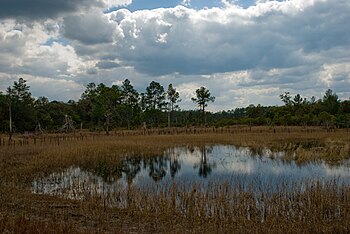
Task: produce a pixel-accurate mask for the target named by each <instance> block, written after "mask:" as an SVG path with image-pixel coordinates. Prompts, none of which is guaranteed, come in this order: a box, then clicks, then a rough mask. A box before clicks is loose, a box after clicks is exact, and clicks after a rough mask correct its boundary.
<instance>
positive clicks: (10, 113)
mask: <svg viewBox="0 0 350 234" xmlns="http://www.w3.org/2000/svg"><path fill="white" fill-rule="evenodd" d="M9 115H10V140H12V108H11V103H10V105H9Z"/></svg>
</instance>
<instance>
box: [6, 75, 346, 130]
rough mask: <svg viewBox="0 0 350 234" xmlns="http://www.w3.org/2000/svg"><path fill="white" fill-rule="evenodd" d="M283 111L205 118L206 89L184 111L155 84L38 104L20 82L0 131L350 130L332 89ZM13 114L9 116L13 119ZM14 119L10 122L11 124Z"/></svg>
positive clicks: (102, 88)
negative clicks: (261, 127) (68, 125)
mask: <svg viewBox="0 0 350 234" xmlns="http://www.w3.org/2000/svg"><path fill="white" fill-rule="evenodd" d="M280 98H281V100H282V101H283V103H284V104H285V105H283V106H262V105H260V104H258V105H249V106H248V107H245V108H236V109H233V110H229V111H221V112H217V113H210V112H206V111H205V108H206V107H207V106H208V103H209V102H214V100H215V97H213V96H212V95H211V93H210V91H209V90H208V89H207V88H205V87H200V88H199V89H197V90H196V96H195V97H193V98H192V101H193V102H195V103H197V104H198V107H199V110H180V109H179V106H178V103H179V102H180V101H181V99H180V94H179V92H177V90H176V89H175V88H174V87H173V85H172V84H169V85H168V89H167V90H166V91H165V90H164V87H163V86H162V85H161V84H160V83H158V82H155V81H152V82H151V83H150V84H149V86H148V87H147V88H146V92H145V93H142V94H139V93H138V92H137V91H136V90H135V89H134V87H133V85H132V84H131V82H130V81H129V80H128V79H126V80H124V81H123V83H122V85H121V86H120V87H119V86H117V85H113V86H111V87H108V86H106V85H104V84H102V83H101V84H99V85H96V84H95V83H89V84H88V85H87V86H86V90H85V91H84V93H83V94H82V95H81V98H80V100H79V101H77V102H75V101H73V100H70V101H68V102H67V103H65V102H57V101H51V102H50V101H49V100H48V99H47V98H46V97H39V98H38V99H36V100H35V99H34V98H33V97H32V95H31V93H30V86H28V85H27V83H26V80H24V79H23V78H20V79H19V80H18V81H16V82H14V84H13V86H11V87H8V89H7V91H6V93H1V92H0V131H1V132H9V129H10V123H12V127H13V132H22V133H23V132H26V131H35V130H36V129H37V128H38V126H40V127H41V128H42V129H44V130H46V131H49V132H55V131H57V130H59V129H60V128H61V127H62V126H63V125H64V124H65V116H69V117H70V118H71V119H72V121H73V124H74V126H75V128H80V125H81V124H82V126H83V128H85V129H90V130H105V131H106V133H107V134H108V131H109V130H111V129H113V128H128V129H131V128H140V127H141V126H142V123H143V122H146V123H147V127H166V126H195V125H201V124H203V123H205V124H208V125H212V126H226V125H234V124H245V125H284V126H287V125H300V126H306V125H319V126H324V127H327V128H328V127H342V128H349V127H350V99H349V100H344V101H340V100H339V98H338V96H337V94H336V93H334V92H333V91H332V90H330V89H328V90H327V91H326V92H325V94H324V96H323V98H322V99H319V100H316V98H315V97H312V98H311V99H310V100H306V98H303V97H302V96H301V95H300V94H296V95H295V96H294V97H293V96H291V94H290V93H289V92H285V93H284V94H282V95H280ZM10 113H11V114H10ZM10 116H11V117H12V118H11V121H10Z"/></svg>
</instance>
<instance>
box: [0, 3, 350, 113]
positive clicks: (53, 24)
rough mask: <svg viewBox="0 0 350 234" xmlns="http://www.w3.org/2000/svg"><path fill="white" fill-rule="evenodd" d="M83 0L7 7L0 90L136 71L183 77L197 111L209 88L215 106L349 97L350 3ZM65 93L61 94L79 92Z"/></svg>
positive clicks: (143, 77)
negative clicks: (21, 80) (140, 6)
mask: <svg viewBox="0 0 350 234" xmlns="http://www.w3.org/2000/svg"><path fill="white" fill-rule="evenodd" d="M6 1H7V0H6ZM79 2H80V3H81V5H80V6H81V7H80V8H79V9H78V8H76V7H75V5H74V4H73V6H70V5H67V4H66V5H65V4H63V5H62V7H60V8H59V9H57V11H52V12H51V11H50V12H48V13H47V14H42V15H40V17H39V16H38V17H34V16H32V15H31V16H27V17H29V18H31V19H34V20H29V21H28V22H26V23H23V22H24V21H22V20H19V18H18V17H14V16H13V14H14V13H13V14H12V13H11V12H15V11H14V10H13V9H12V11H10V10H11V9H9V5H8V6H5V7H7V9H8V12H9V13H6V14H5V11H3V10H0V18H3V19H4V18H12V19H4V20H1V21H0V71H1V72H2V73H0V81H1V85H0V89H4V87H5V88H6V86H8V85H11V84H12V83H13V81H14V80H16V79H18V77H19V75H23V76H27V77H39V78H42V79H39V78H38V80H35V83H33V84H31V86H32V88H33V89H34V86H36V85H39V83H40V82H39V81H42V82H43V85H41V86H40V87H41V88H44V86H45V87H47V90H50V89H52V87H49V85H48V84H49V83H50V82H52V83H53V84H56V83H55V82H62V80H67V81H71V82H73V83H75V84H76V85H78V86H79V85H80V86H83V85H85V84H87V83H89V82H96V83H100V82H103V83H105V84H106V85H111V84H112V83H113V82H117V81H118V80H119V81H121V80H124V79H125V78H128V79H130V80H132V82H133V84H134V85H135V87H136V88H137V89H138V90H139V91H140V92H143V91H144V89H145V88H146V86H147V85H148V84H149V83H150V82H151V81H152V80H156V81H158V82H160V83H161V84H163V86H164V87H166V86H167V85H168V84H169V83H173V84H174V86H175V87H176V88H177V90H178V91H179V92H180V95H181V98H182V100H183V101H182V103H181V107H182V108H183V109H194V108H196V106H195V104H194V103H192V101H191V100H190V98H191V97H192V96H193V95H194V92H195V90H196V89H197V88H199V87H200V86H206V87H207V88H208V89H209V90H210V91H211V92H212V94H213V95H214V96H216V101H215V104H212V105H209V109H211V110H220V109H232V108H235V107H239V106H246V105H249V104H251V103H253V104H258V103H261V104H264V105H269V104H272V105H274V104H282V103H281V102H280V100H279V97H278V96H279V94H281V93H283V92H285V91H291V93H300V94H302V95H303V96H306V97H311V96H312V95H314V96H316V97H322V95H323V93H324V91H325V90H326V89H327V88H332V89H333V90H334V91H335V92H337V94H339V96H340V97H341V98H343V99H348V97H349V95H350V91H349V90H348V89H347V88H346V87H349V84H350V78H349V74H350V36H349V35H350V32H349V30H348V22H349V21H350V14H349V12H350V2H349V1H347V0H339V1H337V3H336V4H335V3H334V2H332V1H330V0H303V1H302V0H290V1H259V2H258V3H257V4H256V5H255V6H250V7H247V8H243V7H239V6H237V5H235V4H234V3H235V1H223V2H225V3H226V4H225V6H224V7H223V8H205V9H201V10H195V9H191V8H190V6H189V5H187V6H188V7H185V6H177V7H174V8H160V9H154V10H141V11H135V12H130V11H129V10H126V9H119V10H117V11H114V12H110V13H107V14H104V13H103V11H102V9H106V8H110V7H111V6H115V5H118V6H120V5H127V4H130V3H131V1H129V0H120V1H117V0H115V1H112V0H111V1H107V0H94V1H86V0H79ZM64 3H67V2H64ZM185 3H186V4H189V3H190V1H185V2H183V5H185ZM50 6H51V5H44V6H43V7H50ZM50 9H51V8H50ZM51 10H52V9H51ZM1 14H2V15H1ZM11 14H12V15H11ZM28 14H29V13H28ZM5 16H6V17H5ZM51 16H52V17H51ZM45 17H46V18H51V19H50V20H47V19H46V18H45ZM43 78H45V79H47V80H45V79H43ZM34 84H35V85H34ZM60 84H62V86H63V85H64V84H66V85H67V86H69V85H68V83H65V82H62V83H60ZM68 90H69V89H68ZM72 90H73V89H72ZM77 90H78V88H76V89H75V91H77ZM72 92H73V91H72ZM33 93H34V92H33ZM50 93H52V92H48V95H49V94H50ZM61 93H62V94H61V99H62V100H66V97H65V96H66V95H67V96H71V97H72V96H74V94H73V93H72V94H69V91H67V92H61ZM79 96H80V94H79ZM57 97H59V94H57ZM49 98H50V97H49ZM50 99H52V98H50ZM58 99H59V98H58Z"/></svg>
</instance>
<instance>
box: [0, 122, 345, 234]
mask: <svg viewBox="0 0 350 234" xmlns="http://www.w3.org/2000/svg"><path fill="white" fill-rule="evenodd" d="M13 139H14V140H13V141H11V142H9V141H8V139H7V136H6V135H2V136H0V141H1V146H0V194H1V196H0V232H1V233H3V232H4V233H7V232H9V233H13V232H14V233H96V232H101V233H104V232H111V233H193V232H194V233H218V232H220V233H222V232H227V233H320V232H322V233H324V232H326V233H349V232H350V187H349V186H347V185H338V184H336V182H334V183H326V184H322V183H312V184H311V182H310V186H308V187H307V188H306V189H305V190H301V189H300V188H299V187H298V185H297V184H296V185H293V186H295V187H293V188H294V189H293V190H292V191H289V190H286V189H284V187H283V186H281V188H280V190H279V191H278V192H276V193H275V194H273V195H272V196H265V195H264V194H256V193H255V192H253V190H251V191H249V190H248V191H247V190H243V189H242V187H243V186H249V185H243V184H242V185H241V186H239V185H237V186H231V185H230V184H229V183H227V181H222V182H220V183H215V184H212V185H211V186H205V185H202V184H192V185H186V184H185V183H183V184H182V183H178V184H168V185H166V186H164V187H162V188H161V189H156V188H152V187H151V188H148V189H140V188H137V187H135V186H130V187H128V188H127V189H124V190H123V191H116V193H117V192H119V193H120V192H122V193H124V194H125V196H126V198H127V200H126V202H125V207H111V206H107V205H106V204H105V199H106V198H104V197H101V196H90V197H88V198H85V199H84V200H71V199H64V198H62V197H56V196H49V195H40V194H33V193H32V191H31V186H32V182H33V180H34V179H35V178H39V177H45V176H48V175H49V174H51V173H53V172H57V171H60V170H63V169H65V168H68V167H70V166H72V165H75V166H85V167H93V166H94V165H97V164H98V163H99V162H104V163H111V164H113V163H116V162H118V160H121V159H122V158H123V157H124V156H125V155H126V154H127V155H138V154H142V155H144V156H145V157H154V156H156V155H159V154H162V152H164V150H166V149H167V148H169V147H173V146H201V145H208V144H209V145H210V144H233V145H236V146H248V147H252V148H254V149H256V150H259V149H262V148H264V147H269V148H270V149H272V150H275V151H286V152H287V154H286V156H285V160H295V161H296V162H297V163H299V164H303V163H306V162H308V161H318V160H323V161H325V162H327V163H329V164H341V163H342V162H343V161H344V160H346V159H349V158H350V134H349V133H348V132H347V131H346V130H336V131H333V132H329V131H325V130H324V129H321V128H298V127H289V128H285V127H279V128H278V127H276V128H272V127H252V128H250V127H233V128H219V129H214V128H208V129H204V128H202V129H195V128H191V129H161V130H148V131H147V132H141V131H123V132H122V131H120V132H114V133H113V134H112V135H110V136H108V137H107V136H104V135H102V134H95V133H94V134H93V133H88V132H86V133H81V134H78V133H76V134H61V135H57V134H51V135H49V134H48V135H41V136H30V135H26V136H20V135H17V136H14V138H13ZM116 196H117V194H116Z"/></svg>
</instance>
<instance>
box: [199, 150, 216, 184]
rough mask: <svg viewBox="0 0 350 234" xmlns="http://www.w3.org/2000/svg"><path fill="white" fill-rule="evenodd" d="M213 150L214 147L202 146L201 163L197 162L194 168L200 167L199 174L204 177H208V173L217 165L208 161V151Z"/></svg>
mask: <svg viewBox="0 0 350 234" xmlns="http://www.w3.org/2000/svg"><path fill="white" fill-rule="evenodd" d="M212 150H213V148H212V147H205V146H203V147H200V153H201V157H200V162H199V164H195V165H194V168H197V167H198V168H199V169H198V175H199V176H201V177H203V178H207V176H208V175H210V173H211V172H212V168H213V167H214V166H215V164H214V163H208V160H207V153H211V152H212Z"/></svg>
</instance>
